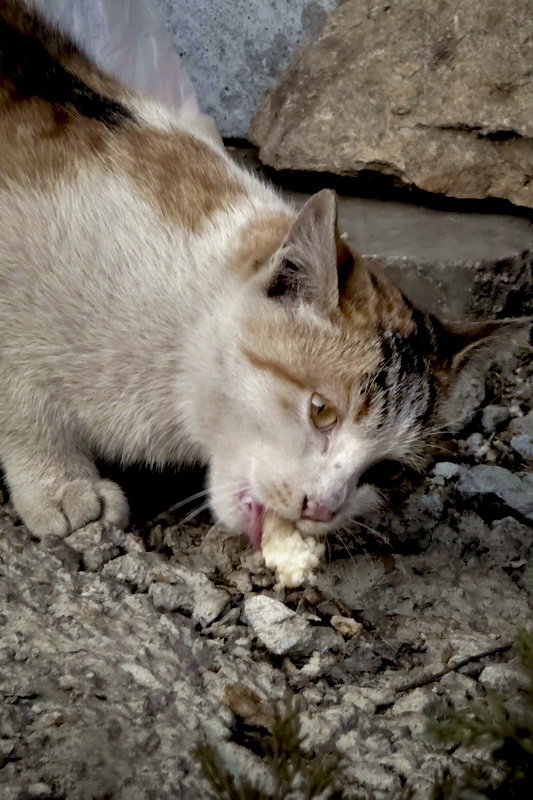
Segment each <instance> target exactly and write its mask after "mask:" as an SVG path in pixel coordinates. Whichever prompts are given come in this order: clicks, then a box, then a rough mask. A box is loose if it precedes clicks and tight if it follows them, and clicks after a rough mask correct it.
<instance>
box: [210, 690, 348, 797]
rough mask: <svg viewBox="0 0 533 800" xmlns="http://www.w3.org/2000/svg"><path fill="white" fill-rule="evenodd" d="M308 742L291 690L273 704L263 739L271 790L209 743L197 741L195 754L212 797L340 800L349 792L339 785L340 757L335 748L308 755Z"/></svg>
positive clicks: (262, 749) (262, 745) (261, 745)
mask: <svg viewBox="0 0 533 800" xmlns="http://www.w3.org/2000/svg"><path fill="white" fill-rule="evenodd" d="M304 741H305V737H304V736H302V733H301V731H300V722H299V718H298V713H297V709H296V703H295V700H294V698H293V697H292V696H290V695H287V696H286V698H285V699H284V700H283V701H282V702H278V703H274V705H273V708H272V714H271V716H270V720H269V730H266V729H265V732H264V735H263V736H262V737H261V740H260V747H261V751H262V757H263V762H264V764H265V765H266V767H267V769H268V771H269V773H270V775H271V778H272V791H268V793H267V791H266V790H264V789H261V788H259V787H257V786H255V785H254V784H253V783H252V782H251V781H248V780H243V779H237V778H235V777H234V776H233V775H232V774H231V773H230V772H229V770H228V768H227V767H226V765H225V764H224V759H223V757H222V755H221V753H220V752H219V750H218V749H217V748H216V747H215V746H214V745H212V744H210V743H207V742H203V743H201V744H199V745H198V747H197V749H196V755H197V758H198V760H199V762H200V765H201V767H202V771H203V774H204V776H205V777H206V778H207V781H208V783H209V785H210V787H211V796H212V797H213V798H216V799H217V800H221V799H223V800H293V799H294V800H319V798H320V800H341V798H344V797H345V796H346V795H345V794H343V790H342V788H341V785H340V784H341V772H342V756H341V755H340V754H339V753H338V752H336V751H335V752H321V753H317V754H315V757H310V756H309V755H308V754H306V753H304V751H303V749H302V745H303V744H304ZM352 797H353V795H352ZM354 800H355V798H354Z"/></svg>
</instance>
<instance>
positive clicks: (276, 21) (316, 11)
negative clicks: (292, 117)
mask: <svg viewBox="0 0 533 800" xmlns="http://www.w3.org/2000/svg"><path fill="white" fill-rule="evenodd" d="M150 2H156V3H157V4H158V5H159V6H160V7H161V9H162V11H163V13H164V16H165V20H166V23H167V27H168V28H169V30H170V32H171V34H172V37H173V40H174V45H175V47H176V49H177V51H178V52H179V55H180V57H181V60H182V63H183V66H184V67H185V69H186V70H187V72H188V74H189V76H190V78H191V80H192V82H193V84H194V86H195V88H196V91H197V93H198V100H199V103H200V107H201V108H202V111H204V112H205V113H206V114H209V115H211V116H212V117H214V119H215V120H216V123H217V125H218V128H219V130H220V132H221V134H222V136H233V137H242V136H245V135H246V131H247V130H248V127H249V124H250V119H251V116H252V113H253V111H255V108H256V107H257V104H258V102H259V100H260V98H261V97H262V95H263V94H264V93H265V92H266V91H267V90H268V89H273V88H274V86H275V85H276V83H277V78H278V77H279V76H280V75H281V73H282V71H283V69H284V68H285V67H286V65H287V63H288V61H289V58H290V56H291V55H292V53H293V52H294V51H295V50H296V49H297V48H298V47H299V46H300V45H301V44H303V42H305V41H306V40H307V39H313V38H316V36H317V35H318V33H319V32H320V31H321V30H322V26H323V25H324V22H325V21H326V17H327V15H328V12H329V11H331V10H332V9H333V8H335V7H336V6H337V4H338V0H267V1H266V2H265V0H217V2H216V3H213V2H212V0H196V1H195V2H194V3H191V2H190V0H150Z"/></svg>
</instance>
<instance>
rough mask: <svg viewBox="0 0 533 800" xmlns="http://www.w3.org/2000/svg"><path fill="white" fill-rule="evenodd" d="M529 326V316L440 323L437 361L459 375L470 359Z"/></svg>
mask: <svg viewBox="0 0 533 800" xmlns="http://www.w3.org/2000/svg"><path fill="white" fill-rule="evenodd" d="M532 324H533V317H517V318H515V319H498V320H485V321H483V320H481V321H480V322H444V323H440V332H439V357H440V360H441V361H443V362H445V363H446V364H447V366H448V367H449V368H451V369H452V371H455V372H459V371H460V370H461V369H463V367H465V366H467V364H468V363H469V362H470V361H471V360H472V358H473V357H474V356H476V355H478V354H480V353H482V352H483V351H490V348H491V347H492V348H494V346H495V345H496V344H497V342H500V344H504V343H505V342H506V341H508V340H509V338H513V337H515V336H518V335H520V334H524V333H525V331H527V330H528V328H529V327H530V326H531V325H532Z"/></svg>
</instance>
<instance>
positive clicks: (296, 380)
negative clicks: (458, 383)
mask: <svg viewBox="0 0 533 800" xmlns="http://www.w3.org/2000/svg"><path fill="white" fill-rule="evenodd" d="M241 350H242V352H243V354H244V355H245V356H246V358H247V359H248V361H249V362H250V363H251V364H253V366H254V367H256V368H257V369H266V370H269V372H272V373H273V374H274V375H275V376H276V377H277V378H281V379H282V380H284V381H288V382H289V383H292V384H293V385H294V386H297V387H298V388H299V389H305V390H306V391H308V390H309V388H310V387H309V384H308V382H307V381H306V379H305V378H303V377H302V376H299V375H295V374H294V373H293V372H291V371H289V370H288V369H287V368H286V367H285V366H284V365H283V364H281V363H280V362H279V361H273V360H271V359H268V358H262V357H261V356H259V355H257V353H254V352H252V351H251V350H249V349H248V348H247V347H242V348H241Z"/></svg>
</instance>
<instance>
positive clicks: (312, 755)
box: [0, 347, 533, 800]
mask: <svg viewBox="0 0 533 800" xmlns="http://www.w3.org/2000/svg"><path fill="white" fill-rule="evenodd" d="M532 375H533V364H532V363H531V354H530V351H528V348H527V347H526V348H525V349H523V350H521V351H520V352H519V353H518V354H515V355H514V356H509V357H507V358H506V360H505V362H502V364H500V365H499V366H494V365H493V367H492V368H491V369H490V370H489V371H488V372H486V374H484V375H483V377H482V378H479V379H477V380H470V381H468V382H467V383H465V385H464V387H463V389H462V390H461V398H460V408H461V413H462V415H463V417H462V420H461V421H459V422H456V423H455V438H456V443H455V444H453V442H451V441H448V442H445V443H443V448H444V449H442V450H440V451H438V455H437V459H436V461H435V463H434V464H433V466H432V467H431V469H430V470H429V471H428V474H427V477H426V480H425V483H424V484H423V486H422V487H420V489H419V490H418V491H417V492H416V493H415V494H414V495H412V496H411V498H410V499H409V500H408V501H407V503H406V504H405V505H404V506H403V507H402V508H397V509H394V513H391V514H390V517H389V518H388V519H387V520H386V521H385V522H383V520H381V521H380V522H379V524H378V523H377V522H376V521H375V520H374V521H367V522H366V523H365V524H366V525H368V526H369V527H368V528H367V527H361V529H360V530H358V531H356V532H355V533H354V537H353V539H352V540H348V539H346V538H343V540H342V541H341V540H340V539H339V540H336V539H335V538H334V537H333V538H332V539H331V541H330V542H329V548H328V563H327V564H326V565H325V566H324V568H323V569H322V571H321V573H320V576H319V579H318V583H317V585H316V586H315V587H313V588H307V589H301V590H292V591H290V592H289V593H287V594H285V595H284V596H280V595H277V594H276V593H275V592H274V591H273V588H272V587H273V576H272V575H271V574H270V573H269V572H268V571H267V570H265V569H264V568H262V567H261V566H260V564H259V560H258V556H257V554H254V553H253V552H252V551H251V549H250V547H249V546H248V545H247V543H246V542H244V541H242V540H241V539H238V538H236V537H234V536H231V535H229V534H227V533H225V532H223V531H221V530H219V529H217V527H216V526H215V527H212V526H209V525H207V524H203V523H202V524H195V525H193V524H189V525H185V526H183V525H180V524H176V519H175V518H174V520H173V524H169V521H168V520H167V521H166V522H164V523H163V524H161V523H159V524H151V525H147V526H146V525H145V526H144V527H142V526H141V527H137V529H132V530H130V531H129V532H126V533H119V532H112V533H105V532H102V531H101V530H100V529H99V527H98V526H97V525H91V526H89V527H87V528H85V529H83V530H80V531H78V532H76V533H74V534H73V535H71V536H69V537H68V538H67V539H65V540H59V539H49V540H44V541H41V542H39V541H36V540H35V539H33V538H32V537H31V536H30V535H29V534H28V532H27V531H26V530H25V529H24V527H23V526H21V525H20V523H19V522H18V521H17V519H16V517H15V515H14V513H13V511H12V508H11V507H10V505H9V502H7V501H6V502H4V503H3V505H2V506H1V507H0V515H1V516H0V526H1V530H2V536H1V538H0V559H1V560H0V564H1V572H0V574H1V579H0V592H1V603H0V609H1V612H2V613H1V614H0V624H1V626H2V636H1V641H0V690H1V692H2V694H3V701H2V704H1V707H0V719H1V726H0V766H1V767H2V768H1V769H0V796H1V797H2V798H3V800H30V798H35V799H36V798H43V799H44V798H46V799H50V798H55V800H59V799H60V798H61V799H63V798H65V800H93V799H96V798H98V800H100V799H101V798H113V800H126V798H127V800H149V799H151V798H154V800H155V799H156V798H157V800H166V798H169V799H170V798H173V799H174V798H181V797H184V798H204V797H208V796H209V791H210V790H209V784H208V782H207V780H206V774H207V773H208V772H209V763H206V761H207V762H208V761H209V759H206V756H205V752H206V750H205V748H204V751H203V752H204V756H203V758H200V757H199V755H198V753H197V752H196V747H197V745H198V743H201V742H203V743H204V744H205V743H207V744H208V745H209V743H211V744H212V745H213V746H214V749H215V751H216V752H217V753H218V758H219V759H220V764H218V765H215V771H217V770H218V771H219V772H220V770H221V769H222V767H221V764H223V765H224V769H227V770H229V772H230V773H232V774H234V775H236V776H242V777H244V778H247V779H251V780H252V782H253V783H256V784H258V785H260V786H262V787H263V791H264V792H265V793H266V794H265V795H264V796H266V797H269V796H273V793H274V788H273V783H272V780H273V778H272V774H271V770H269V768H268V761H267V760H265V758H264V755H265V750H264V748H263V746H262V742H264V741H265V737H267V736H268V731H269V729H270V730H272V709H273V708H274V707H275V701H278V700H279V701H282V706H284V707H285V708H287V706H289V707H290V706H291V704H290V702H289V701H288V699H287V698H288V696H289V695H288V693H289V694H290V695H292V696H295V697H296V698H297V702H296V704H294V707H293V711H294V714H295V715H296V716H295V717H294V719H295V720H296V722H297V725H298V727H299V730H300V733H301V734H302V735H303V736H305V739H304V741H303V744H302V745H301V750H302V754H303V759H301V763H299V766H298V770H299V771H300V772H301V773H302V774H304V775H305V772H306V770H309V768H312V767H313V765H315V766H316V765H317V764H327V758H326V756H325V754H326V753H330V754H331V753H337V754H339V756H340V757H341V760H342V770H341V766H340V765H339V767H338V769H337V771H336V774H337V776H338V777H339V779H340V780H341V783H342V784H343V786H344V794H337V795H336V796H337V797H341V796H342V797H346V798H350V797H355V798H368V799H369V800H380V798H393V797H396V796H399V795H398V793H399V792H401V791H402V787H404V786H405V785H406V784H407V785H408V786H410V787H412V788H413V790H414V792H415V795H414V796H415V797H416V798H420V799H422V798H424V799H425V798H428V797H430V796H431V785H432V782H433V780H434V777H435V775H436V774H437V773H438V772H439V770H443V769H446V768H447V769H449V770H450V771H451V772H452V774H460V773H461V772H462V771H463V770H464V769H467V768H468V766H469V765H471V764H472V763H483V762H486V761H488V759H489V753H488V751H483V750H480V749H479V748H478V749H477V750H475V751H473V752H472V751H470V750H467V749H466V748H464V747H458V748H457V747H448V748H444V747H442V746H440V747H438V746H436V745H434V744H432V743H431V742H430V741H429V740H428V738H427V735H426V733H425V728H426V723H427V720H428V719H431V718H433V717H434V716H435V715H436V714H438V713H439V709H442V708H443V707H444V706H448V707H455V708H461V707H462V706H463V705H464V704H465V703H467V702H468V700H469V698H472V697H476V696H481V695H483V694H484V692H485V690H486V689H487V688H491V687H493V688H496V689H498V690H502V691H504V692H505V693H506V694H507V695H508V696H509V698H510V699H511V700H512V698H513V697H515V696H516V695H517V694H518V695H519V693H520V691H521V689H522V688H523V687H524V681H525V677H524V675H523V674H522V673H521V671H520V669H519V668H518V666H517V664H516V660H515V659H513V657H512V656H511V655H510V654H509V653H508V652H503V653H495V654H493V655H490V656H486V657H484V658H481V659H479V660H476V661H472V662H471V663H469V664H468V665H467V666H466V667H464V668H461V669H460V670H458V671H449V672H448V673H447V674H445V675H443V676H442V677H441V678H440V679H438V680H435V681H433V682H431V683H428V684H426V685H420V686H416V684H417V683H419V682H421V681H422V680H423V679H424V678H425V677H426V676H428V675H433V674H436V673H440V672H441V671H443V670H445V669H447V668H449V667H453V665H455V664H457V663H458V662H459V661H461V660H462V659H464V658H465V657H468V656H472V655H476V654H478V653H481V652H484V651H486V650H493V649H494V648H498V647H500V646H503V645H505V644H506V643H507V642H508V641H509V640H510V639H511V638H512V636H513V633H514V631H515V629H516V627H517V625H519V624H520V623H525V622H527V620H528V619H529V617H530V613H531V602H532V598H531V592H532V591H533V580H532V576H531V570H530V569H529V568H528V562H529V559H530V554H531V551H532V549H533V537H532V530H531V528H532V526H533V475H532V474H531V473H530V472H529V473H528V471H527V470H528V466H529V467H530V466H531V463H532V459H533V430H532V428H533V409H532V408H531V379H532ZM477 406H481V408H482V410H479V411H477V412H474V409H475V408H476V407H477ZM452 452H455V455H452ZM4 500H6V498H5V497H4ZM374 526H376V527H375V531H372V530H371V528H372V527H374ZM413 684H415V686H414V687H413ZM262 748H263V749H262ZM207 752H210V751H209V750H208V751H207ZM494 774H495V775H496V773H494ZM341 775H342V779H341V778H340V776H341ZM300 780H301V781H304V783H305V780H304V778H302V777H301V776H300ZM302 785H303V784H302ZM328 786H329V788H326V789H325V791H322V793H320V792H318V793H309V792H308V793H307V794H305V792H304V790H303V789H302V788H301V789H300V790H298V789H296V790H295V791H294V793H293V794H290V795H289V794H287V793H286V792H285V793H284V794H282V795H279V796H284V797H289V796H290V797H294V798H299V797H321V798H326V797H329V796H330V793H331V789H332V787H333V783H332V782H329V784H328ZM213 796H218V797H233V796H237V795H232V794H228V793H226V794H224V791H223V790H222V789H220V788H219V790H218V791H217V792H215V794H214V795H213ZM240 796H242V797H252V796H256V795H252V794H243V795H240Z"/></svg>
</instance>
